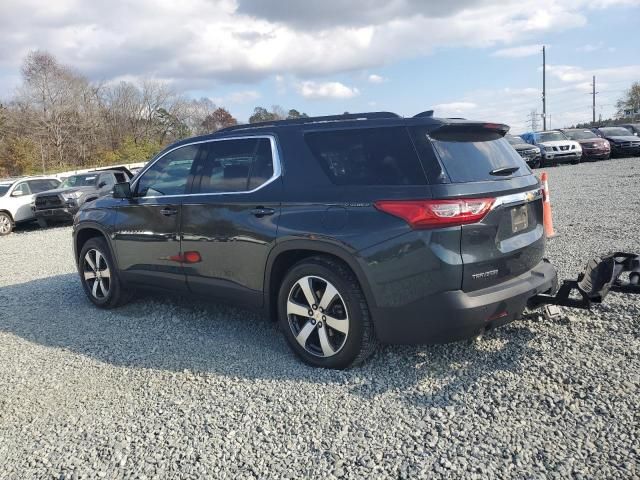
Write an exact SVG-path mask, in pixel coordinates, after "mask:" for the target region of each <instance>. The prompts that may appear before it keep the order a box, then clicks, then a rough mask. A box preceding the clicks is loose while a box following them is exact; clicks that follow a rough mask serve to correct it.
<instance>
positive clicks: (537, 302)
mask: <svg viewBox="0 0 640 480" xmlns="http://www.w3.org/2000/svg"><path fill="white" fill-rule="evenodd" d="M627 272H628V273H629V280H628V281H623V280H621V279H620V276H621V275H622V274H623V273H627ZM574 290H576V291H577V292H578V295H577V296H576V295H574V296H573V297H572V296H571V293H572V292H573V291H574ZM609 292H620V293H631V294H634V293H635V294H640V255H635V254H631V253H622V252H617V253H612V254H611V255H608V256H606V257H601V258H594V259H593V260H591V261H590V262H589V263H588V264H587V266H586V268H585V269H584V271H583V272H582V273H581V274H580V275H578V279H577V280H564V281H563V282H562V285H561V286H560V288H559V289H558V293H556V294H555V295H549V294H538V295H536V296H534V297H532V298H531V299H530V300H529V307H530V308H538V307H542V306H545V313H546V315H547V316H548V317H555V316H559V315H560V310H559V309H558V308H557V306H562V307H571V308H584V309H589V308H591V304H592V303H602V302H603V301H604V299H605V297H606V296H607V294H608V293H609Z"/></svg>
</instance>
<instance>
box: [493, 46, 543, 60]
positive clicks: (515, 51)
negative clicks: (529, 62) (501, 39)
mask: <svg viewBox="0 0 640 480" xmlns="http://www.w3.org/2000/svg"><path fill="white" fill-rule="evenodd" d="M541 51H542V45H520V46H519V47H511V48H502V49H500V50H496V51H495V52H493V53H492V54H491V56H492V57H508V58H519V57H530V56H531V55H539V54H540V52H541Z"/></svg>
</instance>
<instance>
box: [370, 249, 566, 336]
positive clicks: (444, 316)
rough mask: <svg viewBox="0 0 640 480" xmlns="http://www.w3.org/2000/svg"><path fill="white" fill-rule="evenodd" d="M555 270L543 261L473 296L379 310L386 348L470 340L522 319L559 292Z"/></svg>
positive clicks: (458, 293)
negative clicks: (539, 298)
mask: <svg viewBox="0 0 640 480" xmlns="http://www.w3.org/2000/svg"><path fill="white" fill-rule="evenodd" d="M557 283H558V279H557V272H556V269H555V267H554V266H553V265H551V264H550V263H548V262H546V261H542V262H540V263H539V264H538V265H536V266H535V267H534V268H533V269H532V270H530V271H528V272H527V273H525V274H523V275H520V276H518V277H516V278H513V279H511V280H508V281H506V282H504V283H501V284H498V285H494V286H491V287H488V288H484V289H481V290H476V291H473V292H463V291H462V290H454V291H448V292H443V293H439V294H435V295H431V296H429V297H425V298H423V299H420V300H418V301H416V302H413V303H412V304H409V305H403V306H401V307H393V308H381V309H375V310H374V312H373V318H374V322H375V327H376V332H377V335H378V338H379V340H380V341H382V342H384V343H401V344H431V343H447V342H452V341H456V340H462V339H464V338H470V337H473V336H475V335H478V334H480V333H482V332H483V331H484V330H487V329H490V328H493V327H496V326H499V325H504V324H505V323H508V322H511V321H513V320H515V319H517V318H519V317H520V316H521V315H522V311H523V310H524V308H525V307H526V305H527V302H528V300H529V299H530V298H531V297H533V296H534V295H537V294H539V293H543V292H548V291H549V290H553V289H555V288H556V286H557Z"/></svg>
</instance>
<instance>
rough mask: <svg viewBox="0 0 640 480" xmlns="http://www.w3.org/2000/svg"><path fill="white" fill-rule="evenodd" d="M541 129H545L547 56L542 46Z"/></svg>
mask: <svg viewBox="0 0 640 480" xmlns="http://www.w3.org/2000/svg"><path fill="white" fill-rule="evenodd" d="M542 129H543V130H546V129H547V58H546V52H545V47H544V45H543V46H542Z"/></svg>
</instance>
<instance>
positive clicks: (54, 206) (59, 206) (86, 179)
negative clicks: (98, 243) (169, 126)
mask: <svg viewBox="0 0 640 480" xmlns="http://www.w3.org/2000/svg"><path fill="white" fill-rule="evenodd" d="M131 177H132V175H131V173H130V172H129V170H127V169H126V168H124V167H122V168H118V169H115V168H114V169H105V170H95V171H93V172H88V173H82V174H78V175H71V176H70V177H67V178H66V179H65V180H64V182H62V184H61V185H60V187H59V188H58V189H56V190H51V191H48V192H45V193H42V194H38V195H36V196H35V197H34V199H33V203H32V205H31V208H32V210H33V214H34V215H35V217H36V218H37V219H38V221H39V222H40V224H46V223H47V222H48V221H49V220H58V221H59V220H72V219H73V216H74V215H75V214H76V213H77V211H78V209H79V208H80V207H81V206H82V205H83V204H85V203H86V202H91V201H93V200H95V199H97V198H99V197H101V196H103V195H107V194H108V193H111V190H112V189H113V186H114V185H115V184H116V183H123V182H128V181H129V180H130V179H131Z"/></svg>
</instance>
